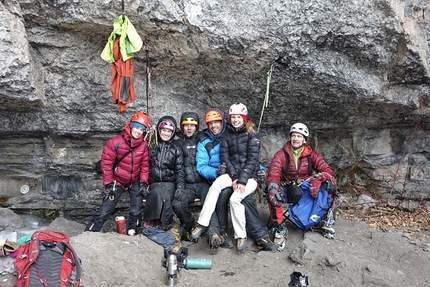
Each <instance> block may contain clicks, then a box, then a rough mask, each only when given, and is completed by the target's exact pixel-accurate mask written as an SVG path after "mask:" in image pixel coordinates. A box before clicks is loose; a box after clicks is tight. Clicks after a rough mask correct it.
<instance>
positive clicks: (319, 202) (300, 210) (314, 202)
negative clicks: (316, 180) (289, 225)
mask: <svg viewBox="0 0 430 287" xmlns="http://www.w3.org/2000/svg"><path fill="white" fill-rule="evenodd" d="M309 184H310V183H309V181H307V180H305V181H303V183H302V185H301V186H302V190H303V195H302V197H301V198H300V200H299V201H298V202H297V203H296V204H293V205H290V206H289V207H288V213H289V219H290V220H291V221H292V222H293V223H294V224H295V225H296V226H297V227H298V228H300V229H303V230H308V229H310V228H311V227H312V226H314V225H317V224H318V223H319V222H320V221H321V219H322V218H323V217H324V215H325V213H326V212H327V211H328V210H329V209H330V207H331V206H332V203H333V197H332V195H330V194H329V193H328V192H327V191H326V190H325V189H323V188H320V189H319V191H318V196H317V198H313V197H312V196H311V193H310V192H309Z"/></svg>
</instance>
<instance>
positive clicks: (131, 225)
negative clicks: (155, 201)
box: [85, 181, 143, 232]
mask: <svg viewBox="0 0 430 287" xmlns="http://www.w3.org/2000/svg"><path fill="white" fill-rule="evenodd" d="M125 190H128V194H129V196H130V208H129V215H128V223H127V229H128V230H130V229H137V228H138V227H139V222H140V217H141V215H142V212H143V202H142V200H143V195H142V194H141V193H140V192H139V181H135V182H134V183H132V184H131V185H130V186H129V187H128V188H127V189H123V188H122V187H120V186H117V187H116V188H115V196H114V197H113V198H107V197H106V198H103V202H102V204H101V206H100V208H99V209H98V210H97V211H96V212H95V213H94V214H93V218H92V219H91V221H90V222H89V223H88V224H87V226H86V228H85V231H93V232H99V231H100V230H101V229H102V227H103V224H104V223H105V222H106V220H108V219H109V217H110V216H111V215H112V213H113V212H114V211H115V207H116V205H117V203H118V201H119V199H120V197H121V195H122V193H123V192H124V191H125ZM111 199H112V200H111Z"/></svg>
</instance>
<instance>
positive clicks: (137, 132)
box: [131, 127, 144, 139]
mask: <svg viewBox="0 0 430 287" xmlns="http://www.w3.org/2000/svg"><path fill="white" fill-rule="evenodd" d="M143 132H144V130H143V129H142V128H139V127H133V128H132V129H131V136H132V137H133V138H135V139H138V138H140V137H141V136H142V135H143Z"/></svg>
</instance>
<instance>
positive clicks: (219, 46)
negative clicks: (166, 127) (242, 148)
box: [0, 0, 430, 216]
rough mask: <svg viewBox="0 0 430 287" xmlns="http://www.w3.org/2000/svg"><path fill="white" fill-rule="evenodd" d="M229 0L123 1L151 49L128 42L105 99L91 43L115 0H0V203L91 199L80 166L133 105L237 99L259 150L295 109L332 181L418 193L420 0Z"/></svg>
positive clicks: (88, 178) (272, 143)
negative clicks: (121, 84)
mask: <svg viewBox="0 0 430 287" xmlns="http://www.w3.org/2000/svg"><path fill="white" fill-rule="evenodd" d="M236 2H238V1H223V0H217V1H216V0H208V1H197V0H185V1H184V0H183V1H179V0H176V1H173V0H161V1H149V2H148V1H133V0H131V1H124V3H125V11H124V14H125V15H126V16H127V17H129V19H130V20H131V22H132V23H133V25H134V27H135V28H136V30H137V31H138V33H139V35H140V36H141V38H142V39H143V40H144V41H145V40H147V41H149V42H148V43H149V48H150V49H149V54H147V53H146V51H145V49H142V50H141V51H139V52H138V53H136V54H135V55H134V59H133V63H134V66H135V73H134V77H135V92H136V95H137V99H136V101H135V102H134V103H132V104H129V105H127V111H126V112H124V113H118V112H117V106H115V105H114V104H113V103H112V99H111V93H110V89H109V85H110V81H111V65H110V64H109V63H107V62H104V61H103V60H102V59H101V58H100V53H101V51H102V50H103V48H104V46H105V45H106V42H107V39H108V37H109V35H110V33H111V31H112V23H113V21H114V20H115V19H116V18H117V17H119V16H121V13H122V11H121V9H122V7H121V1H59V0H57V1H42V0H38V1H36V0H25V1H19V0H17V1H12V0H10V1H8V0H3V1H0V17H1V18H2V19H3V21H1V22H0V31H1V33H0V43H1V45H0V54H1V55H2V57H3V61H2V62H1V63H0V75H1V77H0V96H1V99H2V105H1V106H0V120H1V122H2V123H3V124H2V125H1V127H0V134H1V138H0V162H1V163H2V165H1V166H0V175H1V177H0V198H1V200H0V202H1V204H2V206H3V207H11V208H14V209H19V210H20V209H42V208H45V209H52V210H61V211H63V212H66V213H67V214H72V215H73V216H78V215H79V216H86V215H88V214H91V212H92V211H93V210H94V209H95V208H96V207H97V206H98V204H99V200H100V199H99V193H100V188H101V179H100V176H98V175H96V174H94V172H93V170H92V166H93V164H94V162H96V161H97V160H98V158H99V156H100V152H101V149H102V147H103V144H104V142H105V141H106V140H107V139H109V138H110V137H112V136H113V135H115V134H117V133H118V132H119V131H120V130H121V128H122V127H123V126H124V124H125V123H126V122H127V121H128V119H129V117H130V116H131V114H132V113H133V112H135V111H137V110H142V111H144V112H148V113H149V114H150V116H151V122H152V123H156V122H157V120H158V118H160V117H161V116H163V115H166V114H170V115H173V116H174V117H175V118H176V119H179V117H180V114H181V113H182V112H184V111H196V112H197V113H198V114H199V115H200V116H201V117H202V118H203V115H204V113H205V111H206V110H207V109H208V108H209V107H220V108H221V109H222V110H224V111H227V109H228V107H229V106H230V105H231V104H232V103H234V102H235V101H241V102H243V103H244V104H246V105H247V106H248V108H249V110H250V114H251V117H252V119H253V121H254V122H255V123H256V124H257V126H258V125H259V126H260V130H259V132H260V134H261V137H262V141H263V150H262V153H261V159H262V162H263V163H264V165H265V166H267V167H268V166H269V164H270V159H271V157H272V156H273V154H274V153H275V152H276V150H277V149H279V148H280V147H281V146H282V145H283V144H284V143H285V141H286V137H287V135H288V131H289V127H290V126H291V125H292V124H293V123H295V122H299V121H300V122H303V123H305V124H307V125H308V127H309V128H310V130H311V138H310V143H311V145H312V146H313V147H314V148H315V149H316V150H317V151H318V152H319V153H321V154H322V155H323V157H324V158H325V159H326V160H327V162H328V163H329V164H331V165H332V167H333V168H334V169H335V171H336V175H337V178H338V180H339V183H340V184H341V188H342V190H344V191H345V192H353V193H362V192H365V193H369V194H371V195H374V196H382V197H383V198H384V199H385V200H386V199H388V198H389V199H390V201H393V202H394V203H399V202H403V200H404V199H405V200H404V202H403V204H405V205H407V204H410V201H409V200H408V199H413V200H414V201H415V202H424V203H426V202H427V199H428V192H429V188H428V181H429V178H428V176H427V174H428V171H429V169H430V165H429V164H428V158H429V153H428V150H429V141H428V136H427V135H428V131H429V83H430V81H429V66H428V65H429V59H430V57H429V56H430V54H429V48H428V47H429V45H428V44H429V40H430V39H429V36H430V29H429V24H428V21H427V19H428V18H429V17H430V15H429V14H428V11H429V3H427V2H426V1H419V0H416V1H395V0H392V1H382V0H380V1H364V0H362V1H326V0H310V1H294V0H288V1H257V0H249V1H246V2H240V1H239V2H240V3H236ZM147 56H149V60H150V63H151V65H152V73H151V77H150V79H151V89H152V95H153V98H152V101H151V103H150V106H149V107H148V104H147V97H146V83H147V81H146V79H147V75H146V65H147V59H148V58H147ZM271 67H272V68H273V74H272V78H271V83H270V93H269V97H268V105H267V106H264V105H263V104H264V98H265V94H266V84H267V82H266V81H267V73H268V71H269V69H270V68H271ZM263 106H264V109H263ZM260 119H261V121H260ZM202 126H203V127H204V124H202ZM23 185H28V186H29V187H30V191H29V192H28V193H26V194H25V195H22V194H21V192H20V189H21V187H22V186H23ZM396 199H397V200H396ZM414 206H416V204H414Z"/></svg>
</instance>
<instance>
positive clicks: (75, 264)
mask: <svg viewBox="0 0 430 287" xmlns="http://www.w3.org/2000/svg"><path fill="white" fill-rule="evenodd" d="M15 266H16V269H17V275H16V282H15V284H14V285H13V286H14V287H29V286H31V287H69V286H70V277H71V273H72V271H73V270H76V284H75V286H76V287H80V286H81V284H80V279H81V262H80V259H79V258H78V256H77V254H76V252H75V250H74V249H73V247H72V246H71V245H70V238H69V236H68V235H67V234H65V233H62V232H55V231H51V230H39V231H35V232H34V233H33V234H32V236H31V240H30V241H29V242H28V243H25V244H23V245H21V247H20V248H19V249H18V254H17V256H16V259H15Z"/></svg>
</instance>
